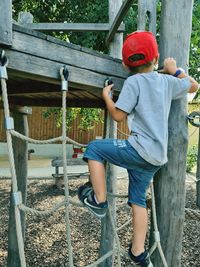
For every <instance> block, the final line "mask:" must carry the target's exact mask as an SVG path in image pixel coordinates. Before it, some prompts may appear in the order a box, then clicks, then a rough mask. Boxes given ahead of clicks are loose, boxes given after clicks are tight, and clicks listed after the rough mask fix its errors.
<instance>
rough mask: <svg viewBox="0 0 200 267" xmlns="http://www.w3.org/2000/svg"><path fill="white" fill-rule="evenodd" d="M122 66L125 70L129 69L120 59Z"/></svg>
mask: <svg viewBox="0 0 200 267" xmlns="http://www.w3.org/2000/svg"><path fill="white" fill-rule="evenodd" d="M122 66H123V68H124V69H125V70H126V71H128V72H129V71H130V69H129V67H128V66H127V65H126V64H125V63H124V61H122Z"/></svg>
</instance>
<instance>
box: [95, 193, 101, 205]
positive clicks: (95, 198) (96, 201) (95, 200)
mask: <svg viewBox="0 0 200 267" xmlns="http://www.w3.org/2000/svg"><path fill="white" fill-rule="evenodd" d="M94 200H95V201H96V203H97V204H99V203H100V202H99V201H98V200H97V197H96V195H95V194H94Z"/></svg>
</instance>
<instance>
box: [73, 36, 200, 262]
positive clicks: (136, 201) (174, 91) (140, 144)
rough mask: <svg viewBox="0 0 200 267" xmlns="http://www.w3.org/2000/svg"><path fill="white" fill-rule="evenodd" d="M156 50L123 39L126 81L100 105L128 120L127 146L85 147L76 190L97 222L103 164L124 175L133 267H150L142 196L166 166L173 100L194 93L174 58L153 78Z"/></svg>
mask: <svg viewBox="0 0 200 267" xmlns="http://www.w3.org/2000/svg"><path fill="white" fill-rule="evenodd" d="M158 56H159V54H158V46H157V42H156V39H155V37H154V36H153V34H152V33H151V32H134V33H132V34H130V35H128V36H127V38H126V39H125V41H124V44H123V49H122V58H123V65H124V67H125V68H126V69H127V70H128V71H129V72H131V73H132V74H133V75H132V76H130V77H129V78H127V80H126V81H125V83H124V86H123V88H122V91H121V93H120V95H119V98H118V100H117V102H116V103H114V102H113V100H112V99H111V98H110V92H111V89H112V86H113V85H109V86H106V87H105V88H104V89H103V99H104V101H105V103H106V106H107V109H108V111H109V112H110V114H111V116H112V118H113V119H114V120H115V121H122V120H123V119H125V118H126V117H127V121H128V126H129V129H130V136H129V138H128V140H112V139H103V140H95V141H92V142H90V144H89V145H88V148H87V150H86V152H85V154H84V160H85V161H87V162H88V166H89V171H90V175H91V183H92V187H91V186H88V185H87V184H86V185H83V186H81V187H80V188H79V192H78V195H79V199H80V200H81V202H82V203H83V204H84V205H85V206H86V207H87V208H88V209H89V210H90V211H91V212H92V213H94V214H95V215H96V216H97V217H98V218H103V217H104V216H105V215H106V210H107V207H108V203H107V199H106V181H105V169H104V163H105V161H108V162H110V163H112V164H115V165H118V166H121V167H124V168H126V169H127V171H128V175H129V188H128V195H129V196H128V204H129V205H130V206H131V207H132V214H133V238H132V244H131V246H130V248H129V256H130V258H131V259H132V260H133V262H134V263H135V264H136V265H138V266H143V267H146V266H148V267H152V266H153V265H152V263H151V260H150V257H149V254H148V252H147V251H146V250H145V249H144V243H145V238H146V231H147V219H148V216H147V210H146V190H147V188H148V187H149V184H150V183H151V180H152V178H153V176H154V174H155V172H156V171H157V170H158V169H159V168H160V167H161V166H162V165H163V164H165V163H166V162H167V142H168V116H169V111H170V106H171V101H172V100H173V99H178V98H181V97H182V96H184V95H186V94H187V93H188V92H190V93H193V92H195V91H197V90H198V83H197V82H196V81H195V80H194V79H192V78H191V77H188V76H187V75H186V74H185V73H184V72H183V70H181V69H179V68H177V66H176V61H175V60H174V59H173V58H167V59H165V61H164V72H165V73H168V74H170V75H167V74H158V73H157V72H154V66H155V65H156V64H157V62H158Z"/></svg>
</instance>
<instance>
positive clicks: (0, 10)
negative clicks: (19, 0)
mask: <svg viewBox="0 0 200 267" xmlns="http://www.w3.org/2000/svg"><path fill="white" fill-rule="evenodd" d="M0 45H3V46H11V45H12V1H11V0H1V1H0Z"/></svg>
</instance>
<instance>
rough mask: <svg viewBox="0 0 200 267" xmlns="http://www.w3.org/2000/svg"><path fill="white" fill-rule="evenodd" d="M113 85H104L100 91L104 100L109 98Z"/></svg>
mask: <svg viewBox="0 0 200 267" xmlns="http://www.w3.org/2000/svg"><path fill="white" fill-rule="evenodd" d="M113 86H114V84H111V85H108V86H106V87H104V88H103V91H102V97H103V99H104V100H106V99H108V98H111V95H112V87H113Z"/></svg>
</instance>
